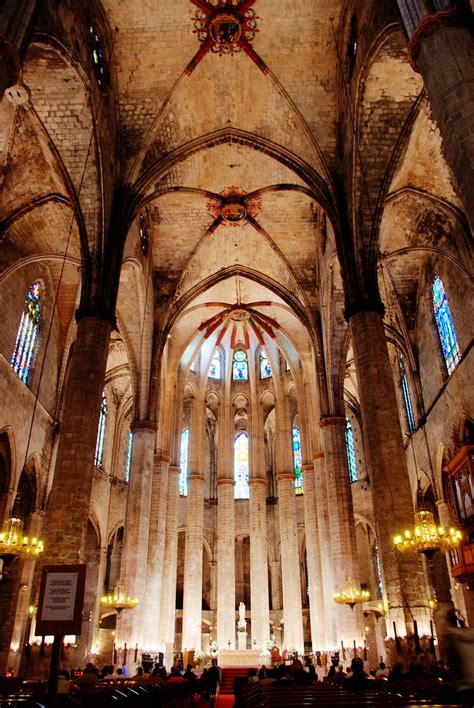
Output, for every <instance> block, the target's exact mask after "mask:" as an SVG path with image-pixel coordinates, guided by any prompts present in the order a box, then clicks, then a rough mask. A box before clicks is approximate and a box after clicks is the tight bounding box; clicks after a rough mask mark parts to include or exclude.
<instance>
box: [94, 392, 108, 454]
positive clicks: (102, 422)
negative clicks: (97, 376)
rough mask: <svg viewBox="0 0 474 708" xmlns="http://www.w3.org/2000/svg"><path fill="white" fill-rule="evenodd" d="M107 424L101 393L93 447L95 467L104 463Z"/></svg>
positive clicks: (103, 397) (103, 394) (105, 406)
mask: <svg viewBox="0 0 474 708" xmlns="http://www.w3.org/2000/svg"><path fill="white" fill-rule="evenodd" d="M106 424H107V398H106V396H105V392H104V391H103V392H102V402H101V404H100V413H99V430H98V431H97V442H96V445H95V458H94V464H95V466H96V467H102V463H103V461H104V439H105V426H106Z"/></svg>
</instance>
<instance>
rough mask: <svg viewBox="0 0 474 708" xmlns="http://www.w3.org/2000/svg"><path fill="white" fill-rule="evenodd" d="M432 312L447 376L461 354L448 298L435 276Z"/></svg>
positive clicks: (438, 278) (437, 277)
mask: <svg viewBox="0 0 474 708" xmlns="http://www.w3.org/2000/svg"><path fill="white" fill-rule="evenodd" d="M433 310H434V316H435V320H436V326H437V328H438V334H439V339H440V342H441V348H442V350H443V356H444V361H445V363H446V368H447V370H448V374H451V373H452V372H453V371H454V369H455V368H456V366H457V364H458V363H459V360H460V359H461V354H460V352H459V346H458V339H457V337H456V331H455V329H454V324H453V318H452V317H451V310H450V308H449V304H448V298H447V295H446V291H445V289H444V286H443V283H442V281H441V278H440V277H439V276H436V277H435V279H434V281H433Z"/></svg>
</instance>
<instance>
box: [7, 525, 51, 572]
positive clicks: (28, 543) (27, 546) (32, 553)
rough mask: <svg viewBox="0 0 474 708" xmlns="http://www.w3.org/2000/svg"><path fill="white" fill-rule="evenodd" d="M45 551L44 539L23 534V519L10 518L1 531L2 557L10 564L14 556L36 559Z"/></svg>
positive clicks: (23, 558)
mask: <svg viewBox="0 0 474 708" xmlns="http://www.w3.org/2000/svg"><path fill="white" fill-rule="evenodd" d="M43 551H44V546H43V541H42V540H41V539H39V538H37V537H36V536H33V537H32V538H30V537H29V536H24V535H23V520H22V519H18V518H15V517H10V518H8V519H7V520H6V521H5V523H4V524H3V530H2V532H1V533H0V558H1V559H2V560H3V562H4V564H5V565H9V563H11V561H12V560H13V559H14V558H21V559H22V560H34V559H35V558H36V557H37V556H39V555H40V553H42V552H43Z"/></svg>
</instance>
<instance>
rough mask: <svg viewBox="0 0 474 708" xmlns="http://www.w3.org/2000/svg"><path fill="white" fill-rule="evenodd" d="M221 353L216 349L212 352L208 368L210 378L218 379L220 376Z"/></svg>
mask: <svg viewBox="0 0 474 708" xmlns="http://www.w3.org/2000/svg"><path fill="white" fill-rule="evenodd" d="M221 376H222V375H221V354H220V351H219V350H218V349H216V351H215V352H214V356H213V357H212V360H211V368H210V369H209V378H210V379H220V378H221Z"/></svg>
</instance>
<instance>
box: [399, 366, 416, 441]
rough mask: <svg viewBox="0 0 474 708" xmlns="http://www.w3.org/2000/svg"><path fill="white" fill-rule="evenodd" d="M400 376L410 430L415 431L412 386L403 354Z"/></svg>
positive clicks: (410, 431)
mask: <svg viewBox="0 0 474 708" xmlns="http://www.w3.org/2000/svg"><path fill="white" fill-rule="evenodd" d="M399 364H400V378H401V386H402V395H403V404H404V406H405V413H406V416H407V423H408V432H409V433H413V431H414V430H415V428H416V424H415V413H414V411H413V404H412V402H411V395H410V387H409V386H408V377H407V372H406V369H405V362H404V361H403V356H401V355H400V359H399Z"/></svg>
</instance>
